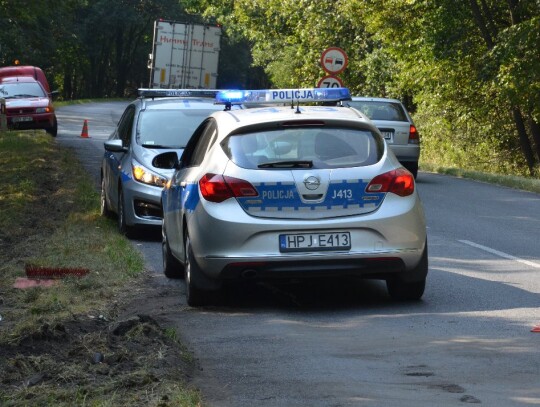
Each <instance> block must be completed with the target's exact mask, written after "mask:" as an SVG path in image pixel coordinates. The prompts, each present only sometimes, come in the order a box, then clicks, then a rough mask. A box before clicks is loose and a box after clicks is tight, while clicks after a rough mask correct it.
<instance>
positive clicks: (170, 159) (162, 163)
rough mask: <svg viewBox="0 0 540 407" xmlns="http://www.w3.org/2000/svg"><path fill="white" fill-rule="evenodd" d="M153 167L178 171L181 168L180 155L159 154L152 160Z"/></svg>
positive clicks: (173, 152) (172, 152) (171, 153)
mask: <svg viewBox="0 0 540 407" xmlns="http://www.w3.org/2000/svg"><path fill="white" fill-rule="evenodd" d="M152 165H153V166H154V167H156V168H161V169H165V170H171V169H178V168H180V162H179V161H178V154H176V152H175V151H169V152H167V153H163V154H158V155H156V156H155V157H154V159H153V160H152Z"/></svg>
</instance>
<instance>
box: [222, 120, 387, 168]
mask: <svg viewBox="0 0 540 407" xmlns="http://www.w3.org/2000/svg"><path fill="white" fill-rule="evenodd" d="M222 147H223V150H224V151H225V153H226V154H227V156H228V157H229V158H230V159H231V160H232V161H233V162H234V163H235V164H236V165H238V166H240V167H243V168H250V169H255V168H260V169H265V168H281V169H283V168H340V167H358V166H365V165H372V164H375V163H376V162H378V161H379V160H380V159H381V157H382V154H383V152H384V142H383V141H382V140H381V139H380V137H378V136H377V135H376V134H373V133H372V132H371V131H370V130H362V129H352V128H339V127H332V128H328V127H306V128H298V127H295V128H283V129H279V130H269V131H259V132H253V133H246V134H236V135H232V136H229V137H227V138H226V139H225V140H223V142H222Z"/></svg>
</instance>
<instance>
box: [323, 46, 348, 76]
mask: <svg viewBox="0 0 540 407" xmlns="http://www.w3.org/2000/svg"><path fill="white" fill-rule="evenodd" d="M348 63H349V58H348V57H347V54H346V53H345V51H343V50H342V49H341V48H338V47H330V48H327V49H325V50H324V51H323V53H322V55H321V66H322V67H323V69H324V70H325V71H326V72H328V73H329V74H334V75H335V74H338V73H340V72H342V71H343V70H344V69H345V68H347V64H348Z"/></svg>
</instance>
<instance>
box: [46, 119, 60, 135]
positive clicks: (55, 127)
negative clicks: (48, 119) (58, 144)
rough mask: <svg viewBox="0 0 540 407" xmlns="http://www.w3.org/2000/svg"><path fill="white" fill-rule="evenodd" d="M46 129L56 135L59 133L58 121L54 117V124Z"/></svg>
mask: <svg viewBox="0 0 540 407" xmlns="http://www.w3.org/2000/svg"><path fill="white" fill-rule="evenodd" d="M45 131H46V132H47V133H49V134H50V135H51V136H53V137H56V135H57V134H58V122H57V121H56V119H54V124H53V125H52V127H49V128H48V129H45Z"/></svg>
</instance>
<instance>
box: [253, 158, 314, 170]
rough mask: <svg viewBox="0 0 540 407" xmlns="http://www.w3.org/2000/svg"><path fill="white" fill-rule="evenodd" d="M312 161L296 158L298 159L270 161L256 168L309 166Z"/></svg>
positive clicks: (311, 165) (311, 164)
mask: <svg viewBox="0 0 540 407" xmlns="http://www.w3.org/2000/svg"><path fill="white" fill-rule="evenodd" d="M311 167H313V161H311V160H298V161H272V162H267V163H262V164H259V165H258V168H311Z"/></svg>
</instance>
